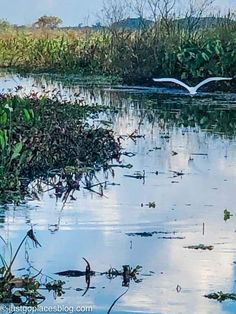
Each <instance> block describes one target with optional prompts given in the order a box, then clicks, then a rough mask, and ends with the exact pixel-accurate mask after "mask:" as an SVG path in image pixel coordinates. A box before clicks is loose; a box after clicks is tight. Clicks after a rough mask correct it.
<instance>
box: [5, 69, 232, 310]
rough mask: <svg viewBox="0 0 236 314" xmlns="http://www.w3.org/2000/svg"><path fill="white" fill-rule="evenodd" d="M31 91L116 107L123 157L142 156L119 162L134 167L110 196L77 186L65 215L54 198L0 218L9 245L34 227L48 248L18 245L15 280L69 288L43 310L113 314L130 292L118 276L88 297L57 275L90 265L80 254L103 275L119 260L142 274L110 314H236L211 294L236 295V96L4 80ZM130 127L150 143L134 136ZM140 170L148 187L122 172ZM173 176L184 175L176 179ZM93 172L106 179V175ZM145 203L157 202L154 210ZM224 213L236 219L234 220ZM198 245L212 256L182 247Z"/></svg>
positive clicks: (118, 178)
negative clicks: (31, 275) (31, 276)
mask: <svg viewBox="0 0 236 314" xmlns="http://www.w3.org/2000/svg"><path fill="white" fill-rule="evenodd" d="M32 84H33V85H34V89H36V90H38V89H40V86H41V85H42V84H43V85H47V84H49V85H48V86H49V87H50V88H53V87H55V86H56V87H58V88H62V89H63V90H64V94H65V97H68V95H70V93H71V92H72V91H76V92H78V91H79V92H81V95H80V97H82V98H85V99H88V100H89V101H91V102H98V103H106V104H111V105H112V106H116V107H117V108H119V110H118V111H117V113H112V114H111V117H110V118H109V119H110V121H111V122H112V124H113V128H114V130H115V132H116V134H117V135H123V139H122V146H123V148H124V151H126V152H132V153H135V156H134V157H128V156H125V155H124V156H122V161H123V163H124V164H132V165H133V167H132V168H131V169H128V168H118V167H115V168H114V170H115V176H114V178H112V177H111V176H109V178H108V180H109V182H111V183H115V184H116V185H108V186H107V189H106V190H105V191H104V195H105V196H104V197H101V196H99V195H97V194H95V193H91V192H89V191H87V190H84V189H81V191H78V192H77V193H75V196H76V198H77V200H76V201H70V200H69V201H68V202H67V204H66V205H65V206H64V208H63V206H62V203H61V202H60V201H58V202H56V199H55V196H54V194H53V191H49V192H47V193H44V194H43V195H41V197H40V201H31V202H29V203H27V204H26V205H24V206H20V207H16V208H14V207H12V206H9V207H8V208H7V209H2V210H1V211H0V235H1V236H2V237H4V239H6V240H7V241H8V242H11V244H12V246H13V249H14V248H16V247H17V245H18V244H19V242H20V241H21V239H22V238H23V237H24V235H25V233H26V232H27V230H28V229H29V228H30V227H31V226H32V225H33V227H34V230H35V232H36V235H37V238H38V240H39V242H40V243H41V244H42V248H34V247H33V246H32V244H31V243H29V244H28V245H27V246H26V247H23V249H22V250H21V252H20V255H19V256H18V258H17V260H16V262H15V264H14V271H15V274H16V275H17V274H19V275H22V274H26V273H27V268H28V267H29V265H31V266H33V267H34V268H36V269H38V270H41V269H42V272H43V273H44V274H47V275H49V276H51V277H53V278H55V279H62V280H65V281H66V289H65V294H64V295H63V296H61V297H57V298H56V299H55V298H54V297H53V294H52V293H48V292H46V291H45V290H42V291H41V293H42V294H43V295H44V296H46V300H45V301H44V302H43V303H42V304H41V306H42V307H44V308H41V310H42V311H44V312H45V311H46V310H48V309H49V307H50V306H60V311H61V313H66V312H69V310H72V308H71V307H72V306H73V310H74V312H75V311H76V307H79V306H84V307H86V306H88V307H89V306H92V307H93V313H107V311H108V309H109V307H110V306H111V304H112V303H113V301H114V300H115V299H116V298H117V297H118V296H119V295H121V294H122V293H123V292H125V290H126V289H127V288H126V287H123V286H122V278H121V277H117V278H114V279H112V280H111V279H108V278H106V276H101V275H98V274H97V275H96V276H94V277H91V284H90V287H91V289H89V290H88V292H87V293H86V294H85V295H84V296H83V293H84V292H85V289H86V282H85V278H84V277H79V278H67V277H59V276H57V275H55V273H56V272H60V271H64V270H73V269H75V270H84V269H85V266H86V264H85V262H84V261H83V259H82V257H85V258H86V259H87V260H88V261H89V262H90V264H91V267H92V269H93V270H95V271H98V272H104V271H106V270H108V269H109V268H110V267H114V268H116V269H122V265H130V266H131V267H136V266H137V265H141V266H142V267H143V268H142V270H141V272H140V275H139V276H138V279H142V281H141V282H139V283H135V282H133V281H132V282H131V283H130V287H129V290H128V292H127V293H126V294H125V295H124V296H123V297H122V298H121V299H120V300H119V301H118V302H117V303H116V304H115V306H114V308H113V309H112V313H155V314H157V313H158V314H179V313H181V314H185V313H196V314H199V313H200V314H201V313H202V314H205V313H214V314H218V313H235V312H236V304H235V303H234V302H231V301H225V302H223V303H218V302H217V301H214V300H209V299H207V298H205V297H204V295H205V294H208V293H211V292H217V291H223V292H236V291H235V290H236V287H235V279H236V274H235V270H236V265H235V264H234V261H236V244H235V243H236V241H235V240H236V233H235V231H236V227H235V219H236V206H235V190H236V180H235V179H236V178H235V177H236V140H235V130H236V129H235V125H236V107H235V104H236V97H235V95H233V94H231V95H230V94H227V95H226V94H218V93H216V94H204V93H202V94H200V95H199V96H198V97H194V98H192V97H190V96H189V95H185V94H182V92H181V91H178V90H176V91H175V92H174V93H173V94H172V93H171V91H170V90H168V91H165V90H164V91H163V90H159V89H150V90H149V89H142V88H137V87H136V88H134V89H132V88H125V89H122V88H121V87H120V86H118V87H116V88H114V87H112V88H111V87H109V86H104V87H102V86H101V87H93V86H84V85H81V82H80V83H74V84H71V83H70V82H63V83H62V84H61V83H59V82H58V81H53V80H51V81H50V82H49V83H47V80H46V81H43V82H42V81H41V79H40V78H39V77H37V78H36V79H35V78H34V77H29V78H21V77H19V76H18V77H17V76H14V77H12V76H10V75H9V76H5V77H2V81H1V86H2V88H4V89H5V90H7V89H8V88H14V87H15V86H16V85H23V87H24V90H23V92H27V91H28V90H29V89H30V88H32ZM68 86H70V87H68ZM20 92H21V93H22V90H21V91H20ZM96 123H99V121H96ZM135 130H137V134H139V135H142V136H144V137H139V138H135V139H132V138H130V137H128V136H127V135H130V134H132V133H133V132H134V131H135ZM175 153H177V154H175ZM143 170H144V171H145V180H143V179H135V178H132V177H128V176H127V175H133V174H134V172H135V171H140V172H141V173H143ZM175 172H183V175H181V176H175ZM98 177H99V178H100V179H101V180H104V175H103V174H102V173H100V174H98ZM149 202H155V205H156V206H155V207H154V208H153V207H149V206H148V203H149ZM224 209H228V210H229V211H230V212H231V213H232V214H233V216H232V217H231V218H230V219H229V220H227V221H224ZM153 231H156V232H158V233H157V234H153V236H152V237H140V236H128V235H127V233H137V232H153ZM198 244H204V245H213V246H214V249H213V250H211V251H209V250H194V249H188V248H185V247H186V246H189V245H198ZM2 249H3V250H4V247H3V246H2ZM26 252H27V254H25V253H26ZM4 254H5V256H7V255H8V253H7V252H6V251H5V252H4ZM22 268H25V269H23V270H22ZM19 269H20V270H19ZM42 280H44V279H43V278H42ZM76 289H77V290H76ZM80 289H83V290H81V291H80ZM81 309H82V308H81ZM57 310H58V311H59V308H57ZM77 310H78V308H77ZM4 311H7V310H6V309H4ZM39 312H40V311H38V313H39ZM51 312H52V311H51ZM81 312H82V311H81Z"/></svg>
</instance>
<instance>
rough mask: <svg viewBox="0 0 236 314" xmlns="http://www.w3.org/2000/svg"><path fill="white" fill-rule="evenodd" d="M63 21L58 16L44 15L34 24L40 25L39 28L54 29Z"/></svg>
mask: <svg viewBox="0 0 236 314" xmlns="http://www.w3.org/2000/svg"><path fill="white" fill-rule="evenodd" d="M61 23H62V20H61V19H60V18H59V17H57V16H47V15H43V16H41V17H39V18H38V20H37V21H36V22H35V23H34V26H38V27H39V28H51V29H54V28H56V27H58V26H59V25H60V24H61Z"/></svg>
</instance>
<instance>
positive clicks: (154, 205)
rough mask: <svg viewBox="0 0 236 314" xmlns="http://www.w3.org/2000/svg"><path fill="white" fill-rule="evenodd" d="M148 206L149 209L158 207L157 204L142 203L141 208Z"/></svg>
mask: <svg viewBox="0 0 236 314" xmlns="http://www.w3.org/2000/svg"><path fill="white" fill-rule="evenodd" d="M144 205H145V206H147V207H148V208H155V207H156V202H148V203H147V204H143V203H141V207H143V206H144Z"/></svg>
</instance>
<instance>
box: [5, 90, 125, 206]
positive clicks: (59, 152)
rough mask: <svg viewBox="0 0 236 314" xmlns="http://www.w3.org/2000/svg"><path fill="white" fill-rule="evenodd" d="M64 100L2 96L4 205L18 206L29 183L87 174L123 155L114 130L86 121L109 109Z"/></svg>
mask: <svg viewBox="0 0 236 314" xmlns="http://www.w3.org/2000/svg"><path fill="white" fill-rule="evenodd" d="M60 97H61V96H60V93H59V92H57V91H55V95H54V96H52V99H50V98H48V97H47V91H46V93H45V95H43V96H40V97H36V96H35V94H34V93H33V94H32V95H29V96H27V97H25V98H21V97H19V96H13V95H0V148H1V149H0V203H8V202H12V201H13V202H16V203H17V202H19V201H20V200H21V199H22V197H24V195H25V194H26V193H27V185H28V184H27V182H28V183H29V182H30V181H31V180H33V179H34V178H37V177H39V176H40V175H46V174H47V172H48V171H50V170H52V169H64V168H66V167H67V166H71V167H72V168H70V169H81V171H84V172H86V171H87V170H88V169H90V167H92V169H93V167H94V166H95V165H96V166H103V165H105V164H106V163H107V162H108V161H109V160H111V159H112V158H113V157H114V158H116V157H117V156H118V155H119V145H118V143H117V142H116V141H115V139H114V136H113V132H112V131H110V130H108V129H104V128H102V127H93V126H90V125H89V124H88V123H86V118H88V117H96V116H97V115H98V114H99V112H100V111H104V109H105V107H102V106H88V105H86V104H84V103H82V104H81V103H80V102H78V103H75V104H71V103H69V102H66V101H64V102H61V100H60ZM78 164H79V165H80V167H78ZM66 169H68V168H66Z"/></svg>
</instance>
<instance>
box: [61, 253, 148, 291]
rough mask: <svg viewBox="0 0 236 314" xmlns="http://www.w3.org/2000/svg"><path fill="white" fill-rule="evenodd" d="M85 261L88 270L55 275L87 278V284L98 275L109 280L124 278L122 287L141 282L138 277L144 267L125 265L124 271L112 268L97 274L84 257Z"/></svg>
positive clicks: (69, 271) (62, 272) (63, 272)
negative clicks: (131, 282)
mask: <svg viewBox="0 0 236 314" xmlns="http://www.w3.org/2000/svg"><path fill="white" fill-rule="evenodd" d="M83 259H84V260H85V262H86V264H87V265H86V269H85V270H84V271H83V270H66V271H61V272H57V273H55V274H56V275H58V276H65V277H85V278H86V282H87V281H88V278H90V277H91V276H96V275H101V276H103V275H106V277H107V278H108V279H114V278H116V277H119V276H122V277H123V283H122V286H129V283H130V281H131V280H133V281H134V282H136V283H138V282H140V281H141V279H138V278H137V276H138V275H139V272H140V270H141V269H142V266H139V265H137V266H136V267H135V268H132V267H130V266H129V265H123V266H122V268H123V269H122V270H118V269H116V268H114V267H111V268H110V269H109V270H108V271H105V272H97V271H93V270H92V269H91V266H90V263H89V262H88V261H87V260H86V259H85V258H84V257H83Z"/></svg>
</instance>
